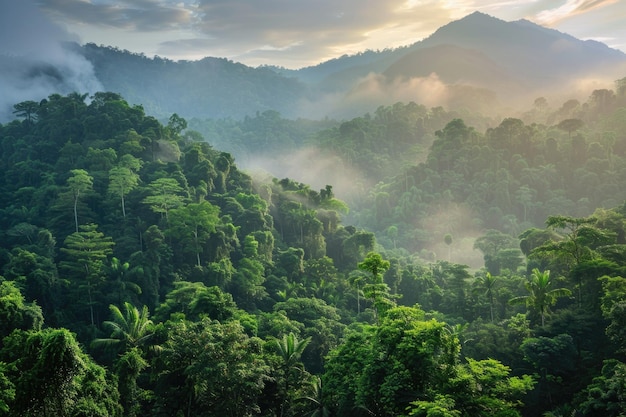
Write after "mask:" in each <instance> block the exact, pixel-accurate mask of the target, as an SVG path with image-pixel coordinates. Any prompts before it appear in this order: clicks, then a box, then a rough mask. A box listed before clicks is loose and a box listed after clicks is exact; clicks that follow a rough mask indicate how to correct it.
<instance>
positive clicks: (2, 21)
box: [0, 0, 102, 121]
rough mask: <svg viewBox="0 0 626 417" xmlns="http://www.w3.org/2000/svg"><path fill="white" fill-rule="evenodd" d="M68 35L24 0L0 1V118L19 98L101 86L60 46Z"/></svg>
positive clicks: (79, 59) (85, 63)
mask: <svg viewBox="0 0 626 417" xmlns="http://www.w3.org/2000/svg"><path fill="white" fill-rule="evenodd" d="M9 3H10V4H9ZM24 22H29V24H28V25H25V24H24ZM73 40H76V38H75V37H74V36H72V35H70V34H68V33H67V32H66V31H65V30H64V29H63V28H61V27H60V26H58V25H54V24H52V23H50V22H49V21H48V20H47V19H46V18H45V17H44V16H43V15H42V14H41V12H40V11H39V9H37V8H36V7H35V6H34V4H33V3H31V2H30V1H27V0H22V1H19V2H13V1H9V0H0V91H2V94H1V95H0V121H5V120H9V119H10V118H12V115H11V110H12V106H13V105H14V104H17V103H20V102H22V101H26V100H34V101H39V100H41V99H43V98H46V97H47V96H48V95H50V94H52V93H61V94H66V93H71V92H79V93H93V92H96V91H98V90H101V89H102V86H101V85H100V82H99V81H98V80H97V79H96V77H95V75H94V71H93V67H92V66H91V64H90V63H89V62H88V61H87V60H86V59H85V58H83V57H82V56H80V55H78V54H76V53H74V52H72V51H71V50H69V49H67V48H65V47H64V46H63V43H64V42H68V41H73Z"/></svg>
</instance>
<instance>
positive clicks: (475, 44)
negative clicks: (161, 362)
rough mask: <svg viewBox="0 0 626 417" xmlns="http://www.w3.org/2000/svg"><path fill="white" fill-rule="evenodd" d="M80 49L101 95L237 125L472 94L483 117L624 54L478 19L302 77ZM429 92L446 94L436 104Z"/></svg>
mask: <svg viewBox="0 0 626 417" xmlns="http://www.w3.org/2000/svg"><path fill="white" fill-rule="evenodd" d="M81 49H82V54H83V55H84V56H85V57H86V58H87V59H88V60H89V61H90V62H92V63H93V65H94V68H95V73H96V75H97V77H98V79H99V81H100V82H101V83H102V85H103V86H104V88H105V89H107V90H110V91H114V92H118V93H120V94H122V95H123V96H124V97H126V98H127V99H128V100H129V102H131V103H140V104H142V105H143V106H144V107H145V109H146V111H147V112H148V113H151V114H154V115H156V116H157V117H162V118H164V117H168V115H170V114H172V113H174V112H177V113H179V114H181V115H183V116H184V117H199V118H224V117H234V118H242V117H244V116H246V115H250V116H252V115H254V114H255V113H257V112H263V111H265V110H276V111H278V112H280V113H281V114H283V115H284V116H286V117H292V118H295V117H310V118H319V117H323V116H326V115H327V116H339V117H342V116H343V117H349V116H350V115H351V114H358V113H359V112H362V111H369V110H370V109H372V108H374V109H375V108H376V107H377V106H378V105H383V104H390V103H393V102H395V101H415V102H417V103H421V102H424V103H425V104H427V105H443V106H455V105H458V106H461V107H462V106H467V105H471V104H472V103H474V102H475V101H476V92H477V91H478V92H480V94H479V96H480V97H489V99H488V100H487V101H486V102H484V103H483V105H484V107H485V108H487V107H489V106H492V105H494V103H496V102H498V101H502V100H503V99H507V98H510V97H513V96H517V95H518V94H522V93H526V94H533V93H534V90H537V91H540V90H542V89H553V88H555V86H557V85H564V84H566V83H568V82H571V81H572V80H575V79H577V78H585V77H596V78H599V79H600V78H601V79H608V80H611V79H612V80H615V79H618V78H622V77H623V76H624V75H626V54H624V53H623V52H621V51H618V50H615V49H611V48H609V47H608V46H606V45H605V44H602V43H600V42H596V41H582V40H579V39H576V38H575V37H573V36H570V35H567V34H564V33H561V32H559V31H556V30H553V29H548V28H545V27H542V26H539V25H537V24H535V23H532V22H529V21H527V20H519V21H514V22H506V21H503V20H500V19H497V18H495V17H492V16H489V15H487V14H484V13H481V12H475V13H472V14H470V15H468V16H466V17H464V18H462V19H460V20H457V21H454V22H451V23H449V24H447V25H445V26H442V27H441V28H439V29H438V30H436V31H435V32H434V33H433V34H432V35H430V36H429V37H427V38H425V39H424V40H422V41H419V42H416V43H414V44H412V45H410V46H407V47H402V48H396V49H386V50H383V51H364V52H362V53H359V54H355V55H350V56H342V57H339V58H336V59H332V60H329V61H326V62H323V63H320V64H318V65H316V66H311V67H306V68H302V69H299V70H287V69H283V68H277V67H271V66H262V67H258V68H252V67H248V66H246V65H243V64H239V63H235V62H232V61H229V60H226V59H219V58H205V59H202V60H199V61H179V62H174V61H169V60H166V59H162V58H158V57H156V58H154V59H151V58H147V57H145V56H143V55H136V54H131V53H129V52H127V51H120V50H117V49H114V48H104V47H98V46H95V45H85V46H83V47H81ZM429 83H430V84H429ZM432 83H437V84H436V86H435V87H436V88H435V87H433V86H432ZM435 90H436V91H438V92H441V91H443V93H441V94H440V96H438V97H433V93H432V92H433V91H435ZM372 91H374V92H375V93H372ZM468 92H470V95H469V96H467V94H468ZM329 97H332V100H331V99H329ZM437 100H440V102H437ZM381 101H383V102H381ZM355 103H356V104H358V105H355ZM353 105H355V106H353ZM351 106H352V107H351ZM324 112H326V113H324Z"/></svg>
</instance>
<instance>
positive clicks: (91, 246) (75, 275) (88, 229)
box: [60, 224, 115, 326]
mask: <svg viewBox="0 0 626 417" xmlns="http://www.w3.org/2000/svg"><path fill="white" fill-rule="evenodd" d="M80 228H81V231H79V232H75V233H72V234H71V235H69V236H68V237H67V238H66V239H65V242H64V246H63V247H62V248H61V252H62V253H63V254H65V256H66V257H65V259H64V260H62V261H61V263H60V266H61V268H62V269H65V270H66V271H67V273H68V275H69V276H70V280H71V281H72V282H73V284H74V285H73V286H72V292H75V294H74V296H75V298H74V299H75V300H82V302H84V294H83V293H82V292H83V291H84V292H86V295H87V300H86V301H87V305H88V306H89V315H90V322H91V325H92V326H94V325H95V317H94V305H95V304H96V303H97V301H96V297H99V292H100V290H101V289H102V286H103V284H104V282H105V278H106V275H105V272H104V265H105V262H104V261H105V260H106V259H107V258H108V257H109V256H110V255H111V254H112V253H113V249H112V247H113V246H114V245H115V243H114V242H113V240H112V239H111V238H110V237H108V236H105V235H104V233H102V232H99V231H98V230H97V228H98V226H97V225H95V224H87V225H83V226H81V227H80ZM80 303H81V301H79V302H78V304H80Z"/></svg>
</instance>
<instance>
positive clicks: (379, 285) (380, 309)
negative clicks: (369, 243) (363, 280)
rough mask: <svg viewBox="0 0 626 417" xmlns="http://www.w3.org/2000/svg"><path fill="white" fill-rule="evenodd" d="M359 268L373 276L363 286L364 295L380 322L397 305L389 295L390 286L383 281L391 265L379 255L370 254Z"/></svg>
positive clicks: (360, 263)
mask: <svg viewBox="0 0 626 417" xmlns="http://www.w3.org/2000/svg"><path fill="white" fill-rule="evenodd" d="M357 266H358V267H359V269H360V270H362V271H366V272H369V273H370V274H371V277H370V282H368V283H367V284H365V285H364V286H363V295H364V296H365V298H368V299H370V300H371V301H372V303H373V304H374V314H375V316H376V321H377V322H378V321H379V320H380V317H381V316H383V315H384V314H385V312H386V311H387V310H388V309H389V308H391V307H392V306H393V305H394V304H395V303H394V302H393V301H392V298H391V295H390V294H389V286H388V285H387V284H385V282H384V281H383V275H384V274H385V271H386V270H388V269H389V266H390V263H389V261H387V260H384V259H383V257H382V256H381V255H380V254H379V253H376V252H370V253H368V254H367V256H366V257H365V259H364V260H363V261H362V262H359V264H358V265H357Z"/></svg>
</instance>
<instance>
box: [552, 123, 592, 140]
mask: <svg viewBox="0 0 626 417" xmlns="http://www.w3.org/2000/svg"><path fill="white" fill-rule="evenodd" d="M584 125H585V123H584V122H583V121H582V120H580V119H565V120H561V121H560V122H559V124H558V125H557V126H556V127H558V128H559V129H561V130H564V131H566V132H567V134H568V135H569V138H570V139H571V138H572V132H575V131H577V130H578V129H580V128H582V127H583V126H584Z"/></svg>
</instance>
